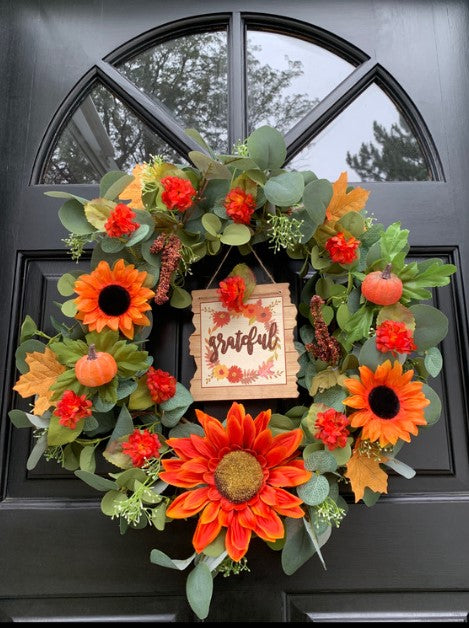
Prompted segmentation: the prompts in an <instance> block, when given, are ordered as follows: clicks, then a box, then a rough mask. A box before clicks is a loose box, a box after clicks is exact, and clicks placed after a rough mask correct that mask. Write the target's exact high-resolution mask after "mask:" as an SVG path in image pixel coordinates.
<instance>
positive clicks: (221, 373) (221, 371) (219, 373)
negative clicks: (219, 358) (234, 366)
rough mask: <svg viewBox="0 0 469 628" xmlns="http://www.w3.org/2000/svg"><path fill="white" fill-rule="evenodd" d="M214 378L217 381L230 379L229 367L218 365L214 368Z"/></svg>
mask: <svg viewBox="0 0 469 628" xmlns="http://www.w3.org/2000/svg"><path fill="white" fill-rule="evenodd" d="M213 376H214V377H215V379H226V378H227V377H228V367H227V366H225V365H224V364H216V365H215V366H214V367H213Z"/></svg>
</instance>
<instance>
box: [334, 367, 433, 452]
mask: <svg viewBox="0 0 469 628" xmlns="http://www.w3.org/2000/svg"><path fill="white" fill-rule="evenodd" d="M359 371H360V379H352V378H350V379H346V380H345V382H344V384H345V386H346V388H348V390H349V392H351V393H352V395H351V396H350V397H347V399H345V400H344V404H345V405H346V406H349V407H351V408H354V409H355V410H356V411H355V412H353V413H352V414H351V415H350V417H349V419H350V425H351V426H352V427H361V428H362V434H361V436H362V438H363V439H364V440H369V441H371V442H374V441H377V440H379V444H380V445H381V447H385V446H386V445H395V444H396V443H397V441H398V439H399V438H401V439H402V440H405V441H407V442H409V441H410V435H411V434H413V435H414V436H416V435H417V434H418V426H419V425H426V424H427V421H426V419H425V416H424V408H425V407H426V406H428V405H429V404H430V401H429V400H428V399H427V398H426V397H425V395H424V393H423V392H422V386H423V383H422V382H413V381H411V380H412V377H413V376H414V371H406V372H405V373H403V372H402V366H401V364H399V362H397V361H395V362H394V365H391V362H390V360H386V361H385V362H384V363H383V364H380V365H379V366H378V368H377V369H376V371H375V372H373V371H372V370H371V369H369V368H368V367H367V366H360V367H359Z"/></svg>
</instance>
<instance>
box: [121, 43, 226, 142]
mask: <svg viewBox="0 0 469 628" xmlns="http://www.w3.org/2000/svg"><path fill="white" fill-rule="evenodd" d="M119 70H120V72H122V73H123V74H124V75H125V76H126V77H127V78H128V79H129V80H131V81H132V82H133V83H135V85H137V87H138V88H139V89H140V90H141V91H142V92H144V93H145V94H146V95H147V96H149V97H150V98H152V99H153V100H155V101H157V102H158V103H159V104H163V105H164V106H165V107H166V108H167V109H168V111H169V112H170V113H171V114H172V115H173V116H174V118H175V119H176V120H177V121H178V122H180V124H181V125H182V126H183V127H184V128H190V127H193V128H196V129H197V130H198V131H199V133H201V134H202V135H203V137H204V138H205V140H206V141H207V142H208V143H209V144H210V145H211V146H212V148H214V149H215V150H217V151H220V152H226V150H227V148H228V146H227V141H228V59H227V37H226V31H216V32H209V33H196V34H194V35H187V36H184V37H178V38H176V39H172V40H171V41H167V42H164V43H161V44H158V45H157V46H154V47H153V48H150V49H149V50H146V51H145V52H143V53H140V54H139V55H137V56H136V57H134V58H133V59H131V60H129V61H126V62H125V63H123V64H122V65H120V66H119Z"/></svg>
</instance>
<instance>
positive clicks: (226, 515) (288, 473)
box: [160, 403, 312, 561]
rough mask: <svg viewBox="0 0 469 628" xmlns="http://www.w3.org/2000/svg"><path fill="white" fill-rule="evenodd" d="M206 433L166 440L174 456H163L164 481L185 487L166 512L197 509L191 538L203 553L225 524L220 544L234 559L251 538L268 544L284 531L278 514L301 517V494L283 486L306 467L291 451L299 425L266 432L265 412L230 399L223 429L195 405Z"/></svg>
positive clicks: (185, 513)
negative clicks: (251, 410)
mask: <svg viewBox="0 0 469 628" xmlns="http://www.w3.org/2000/svg"><path fill="white" fill-rule="evenodd" d="M196 414H197V418H198V420H199V422H200V424H201V425H202V427H203V428H204V431H205V437H202V436H197V435H195V434H192V435H191V436H190V437H189V438H170V439H168V441H167V444H168V445H169V446H170V447H172V448H173V450H174V452H175V453H176V454H177V456H178V457H177V458H170V459H167V460H162V464H163V467H164V471H163V472H162V473H160V477H161V479H162V480H163V481H164V482H167V483H168V484H172V485H173V486H178V487H181V488H185V489H188V490H186V491H185V492H184V493H182V494H181V495H179V496H178V497H176V499H175V500H174V501H173V502H172V504H171V505H170V506H169V508H168V509H167V511H166V514H167V516H168V517H171V518H173V519H186V518H187V517H192V516H193V515H196V514H198V513H200V516H199V521H198V524H197V527H196V530H195V533H194V536H193V539H192V543H193V546H194V548H195V550H196V552H198V553H200V552H202V551H203V550H204V549H205V548H206V547H207V546H208V545H210V543H212V541H214V540H215V539H216V538H217V536H218V535H219V534H220V532H221V531H222V529H223V528H226V537H225V547H226V551H227V552H228V555H229V556H230V558H231V559H232V560H234V561H239V560H241V558H242V557H243V556H244V555H245V554H246V552H247V550H248V547H249V543H250V540H251V536H252V535H253V534H257V536H259V537H260V538H261V539H264V540H265V541H270V542H273V541H275V540H277V539H281V538H283V536H284V527H283V522H282V520H281V519H280V516H285V517H293V518H295V519H299V518H301V517H303V516H304V514H305V513H304V511H303V509H302V508H301V507H300V504H302V500H301V499H300V498H299V497H297V496H296V495H293V494H292V493H290V492H288V491H287V490H285V488H282V487H288V488H289V487H293V486H299V485H300V484H303V483H304V482H307V481H308V480H309V479H310V478H311V475H312V474H311V472H310V471H307V470H306V469H305V467H304V463H303V460H302V459H299V458H298V457H297V453H298V451H297V450H298V446H299V445H300V443H301V441H302V438H303V434H302V431H301V430H300V429H295V430H292V431H290V432H288V433H286V434H280V435H277V436H273V435H272V432H271V431H270V430H269V429H268V427H267V426H268V423H269V421H270V414H271V413H270V410H267V411H265V412H261V413H260V414H259V415H258V416H257V417H256V418H255V419H253V418H252V417H251V416H250V415H249V414H246V413H245V409H244V406H243V405H242V404H239V403H233V404H232V406H231V408H230V410H229V411H228V415H227V420H226V428H224V427H223V426H222V425H221V423H220V422H219V421H218V420H217V419H215V418H214V417H211V416H209V415H208V414H205V413H204V412H201V411H200V410H196Z"/></svg>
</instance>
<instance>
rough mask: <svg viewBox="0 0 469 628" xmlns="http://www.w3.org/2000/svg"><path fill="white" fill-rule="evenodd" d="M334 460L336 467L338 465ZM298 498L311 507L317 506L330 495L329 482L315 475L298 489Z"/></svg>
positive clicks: (321, 476)
mask: <svg viewBox="0 0 469 628" xmlns="http://www.w3.org/2000/svg"><path fill="white" fill-rule="evenodd" d="M319 453H320V452H313V453H312V454H311V455H312V456H314V454H319ZM333 460H334V465H335V466H337V463H336V462H335V459H334V458H333ZM296 490H297V493H298V497H300V498H301V499H302V500H303V501H304V502H305V504H308V505H309V506H317V505H319V504H322V502H323V501H324V500H325V499H326V497H327V496H328V495H329V482H328V481H327V478H325V477H324V476H323V475H313V477H312V478H311V479H310V480H308V481H307V482H306V483H305V484H301V485H300V486H298V487H297V489H296Z"/></svg>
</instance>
